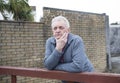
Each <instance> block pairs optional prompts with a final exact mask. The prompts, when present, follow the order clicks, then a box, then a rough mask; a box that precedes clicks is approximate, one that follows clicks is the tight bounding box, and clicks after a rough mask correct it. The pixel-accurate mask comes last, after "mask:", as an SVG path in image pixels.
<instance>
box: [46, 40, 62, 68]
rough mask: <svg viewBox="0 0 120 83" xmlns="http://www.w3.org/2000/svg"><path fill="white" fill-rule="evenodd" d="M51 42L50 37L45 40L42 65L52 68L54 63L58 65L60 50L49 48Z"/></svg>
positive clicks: (54, 65)
mask: <svg viewBox="0 0 120 83" xmlns="http://www.w3.org/2000/svg"><path fill="white" fill-rule="evenodd" d="M51 46H52V45H51V43H50V39H48V40H47V42H46V50H45V58H44V65H45V67H46V68H47V69H54V68H55V67H56V65H58V62H59V59H60V57H61V55H62V53H61V52H59V51H57V50H56V49H54V50H53V51H52V50H51Z"/></svg>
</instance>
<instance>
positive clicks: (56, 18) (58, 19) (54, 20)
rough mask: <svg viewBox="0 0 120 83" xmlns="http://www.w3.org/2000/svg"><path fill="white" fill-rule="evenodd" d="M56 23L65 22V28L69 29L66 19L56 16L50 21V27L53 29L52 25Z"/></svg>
mask: <svg viewBox="0 0 120 83" xmlns="http://www.w3.org/2000/svg"><path fill="white" fill-rule="evenodd" d="M56 21H64V22H65V25H66V27H67V28H70V23H69V21H68V20H67V18H65V17H63V16H57V17H55V18H53V19H52V23H51V27H53V23H54V22H56Z"/></svg>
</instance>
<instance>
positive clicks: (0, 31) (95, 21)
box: [0, 7, 108, 83]
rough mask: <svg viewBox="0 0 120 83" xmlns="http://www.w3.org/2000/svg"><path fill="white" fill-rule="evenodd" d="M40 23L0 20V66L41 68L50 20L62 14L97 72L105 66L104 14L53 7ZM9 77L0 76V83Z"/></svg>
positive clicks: (29, 81) (32, 82)
mask: <svg viewBox="0 0 120 83" xmlns="http://www.w3.org/2000/svg"><path fill="white" fill-rule="evenodd" d="M43 11H44V16H43V19H42V23H36V22H15V21H0V65H7V66H21V67H37V68H40V67H43V57H44V51H45V48H44V46H45V41H46V39H47V38H48V37H50V36H51V35H52V33H51V28H50V23H51V19H52V18H53V17H55V16H57V15H63V16H65V17H67V18H68V20H69V21H70V23H71V32H72V33H74V34H77V35H80V36H81V37H82V38H83V40H84V43H85V47H86V53H87V55H88V57H89V58H90V60H91V61H92V63H93V64H94V66H95V69H96V71H99V72H103V71H104V70H105V67H106V45H105V42H106V41H105V39H106V38H105V30H106V21H108V20H106V18H108V17H107V16H106V15H105V14H95V13H87V12H79V11H71V10H62V9H55V8H47V7H45V8H44V9H43ZM9 81H10V77H9V76H8V77H7V76H0V83H9ZM18 83H58V81H56V80H46V79H37V78H24V77H18Z"/></svg>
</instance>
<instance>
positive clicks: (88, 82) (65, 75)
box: [0, 66, 120, 83]
mask: <svg viewBox="0 0 120 83" xmlns="http://www.w3.org/2000/svg"><path fill="white" fill-rule="evenodd" d="M0 75H16V76H25V77H26V76H27V77H38V78H46V79H58V80H66V81H76V82H85V83H120V74H113V73H98V72H83V73H70V72H63V71H55V70H47V69H40V68H21V67H8V66H0Z"/></svg>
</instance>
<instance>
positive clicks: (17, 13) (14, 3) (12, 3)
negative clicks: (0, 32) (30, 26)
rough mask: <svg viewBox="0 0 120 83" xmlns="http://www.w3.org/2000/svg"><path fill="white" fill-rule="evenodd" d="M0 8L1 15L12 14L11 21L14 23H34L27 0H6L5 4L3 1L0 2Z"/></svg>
mask: <svg viewBox="0 0 120 83" xmlns="http://www.w3.org/2000/svg"><path fill="white" fill-rule="evenodd" d="M1 4H2V5H1ZM0 8H1V9H0V11H1V13H4V12H5V11H7V12H8V13H12V14H13V19H14V20H16V21H34V17H33V15H32V13H31V12H32V9H31V7H30V6H29V4H28V0H8V2H7V3H5V1H4V0H0ZM3 17H4V16H3Z"/></svg>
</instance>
